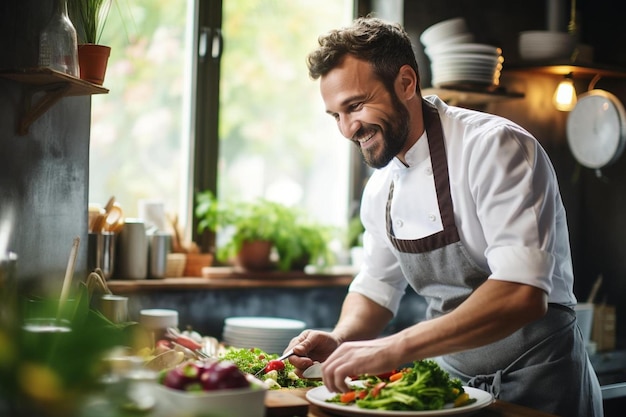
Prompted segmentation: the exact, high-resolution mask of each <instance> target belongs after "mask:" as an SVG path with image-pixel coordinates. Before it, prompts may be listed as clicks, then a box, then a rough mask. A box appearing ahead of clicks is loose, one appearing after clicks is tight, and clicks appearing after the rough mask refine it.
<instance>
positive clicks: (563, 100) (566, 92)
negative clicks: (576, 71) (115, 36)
mask: <svg viewBox="0 0 626 417" xmlns="http://www.w3.org/2000/svg"><path fill="white" fill-rule="evenodd" d="M552 101H553V102H554V106H555V107H556V109H557V110H560V111H571V110H572V109H573V108H574V106H575V105H576V101H577V99H576V88H575V87H574V80H573V79H572V74H571V73H570V74H567V75H566V76H565V79H563V81H561V82H560V83H559V85H558V86H557V87H556V91H555V92H554V97H553V98H552Z"/></svg>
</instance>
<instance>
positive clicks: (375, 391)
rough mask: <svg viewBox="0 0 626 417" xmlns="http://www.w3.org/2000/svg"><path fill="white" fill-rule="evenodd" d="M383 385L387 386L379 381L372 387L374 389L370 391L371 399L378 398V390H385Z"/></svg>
mask: <svg viewBox="0 0 626 417" xmlns="http://www.w3.org/2000/svg"><path fill="white" fill-rule="evenodd" d="M385 385H387V383H386V382H384V381H381V382H379V383H377V384H376V385H374V388H372V390H371V391H370V394H371V396H372V397H373V398H376V397H378V394H380V390H381V389H383V388H385Z"/></svg>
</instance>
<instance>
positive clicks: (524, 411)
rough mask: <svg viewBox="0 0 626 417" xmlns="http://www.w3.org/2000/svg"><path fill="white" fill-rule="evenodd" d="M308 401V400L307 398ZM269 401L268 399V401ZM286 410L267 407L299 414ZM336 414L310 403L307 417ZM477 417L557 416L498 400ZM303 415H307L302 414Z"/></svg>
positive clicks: (273, 416) (275, 415)
mask: <svg viewBox="0 0 626 417" xmlns="http://www.w3.org/2000/svg"><path fill="white" fill-rule="evenodd" d="M289 393H291V394H293V395H294V396H297V397H299V398H301V399H304V398H305V395H306V390H300V389H294V390H289ZM272 395H275V391H270V392H268V398H271V396H272ZM305 401H306V400H305ZM266 403H267V401H266ZM284 411H285V410H281V411H279V412H274V411H273V409H272V408H268V409H267V413H266V415H265V416H266V417H283V416H289V417H292V416H298V414H291V413H284ZM335 416H336V414H331V413H329V412H326V411H324V410H322V409H320V408H319V407H317V406H315V405H312V404H311V405H309V407H308V413H307V414H306V417H335ZM472 416H476V417H555V416H554V415H553V414H548V413H544V412H541V411H537V410H533V409H530V408H527V407H522V406H519V405H515V404H511V403H508V402H505V401H499V400H496V402H494V403H493V404H491V405H489V406H487V407H486V408H484V409H482V410H479V411H477V412H476V413H474V414H472ZM301 417H305V416H304V415H301Z"/></svg>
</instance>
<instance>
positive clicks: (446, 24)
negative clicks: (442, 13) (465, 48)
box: [420, 17, 467, 47]
mask: <svg viewBox="0 0 626 417" xmlns="http://www.w3.org/2000/svg"><path fill="white" fill-rule="evenodd" d="M466 32H467V23H466V22H465V19H464V18H462V17H456V18H453V19H448V20H444V21H442V22H439V23H435V24H434V25H432V26H430V27H428V28H426V29H425V30H424V32H422V34H421V36H420V41H421V42H422V44H423V45H424V46H427V47H428V46H430V45H434V44H437V43H440V42H443V41H445V40H446V39H448V38H450V37H453V36H455V35H460V34H464V33H466Z"/></svg>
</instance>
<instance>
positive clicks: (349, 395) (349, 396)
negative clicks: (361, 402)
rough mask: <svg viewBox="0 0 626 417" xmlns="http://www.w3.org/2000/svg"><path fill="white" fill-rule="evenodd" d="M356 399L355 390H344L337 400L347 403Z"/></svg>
mask: <svg viewBox="0 0 626 417" xmlns="http://www.w3.org/2000/svg"><path fill="white" fill-rule="evenodd" d="M355 399H356V391H348V392H344V393H342V394H341V395H340V396H339V401H341V402H342V403H344V404H349V403H351V402H353V401H354V400H355Z"/></svg>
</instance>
